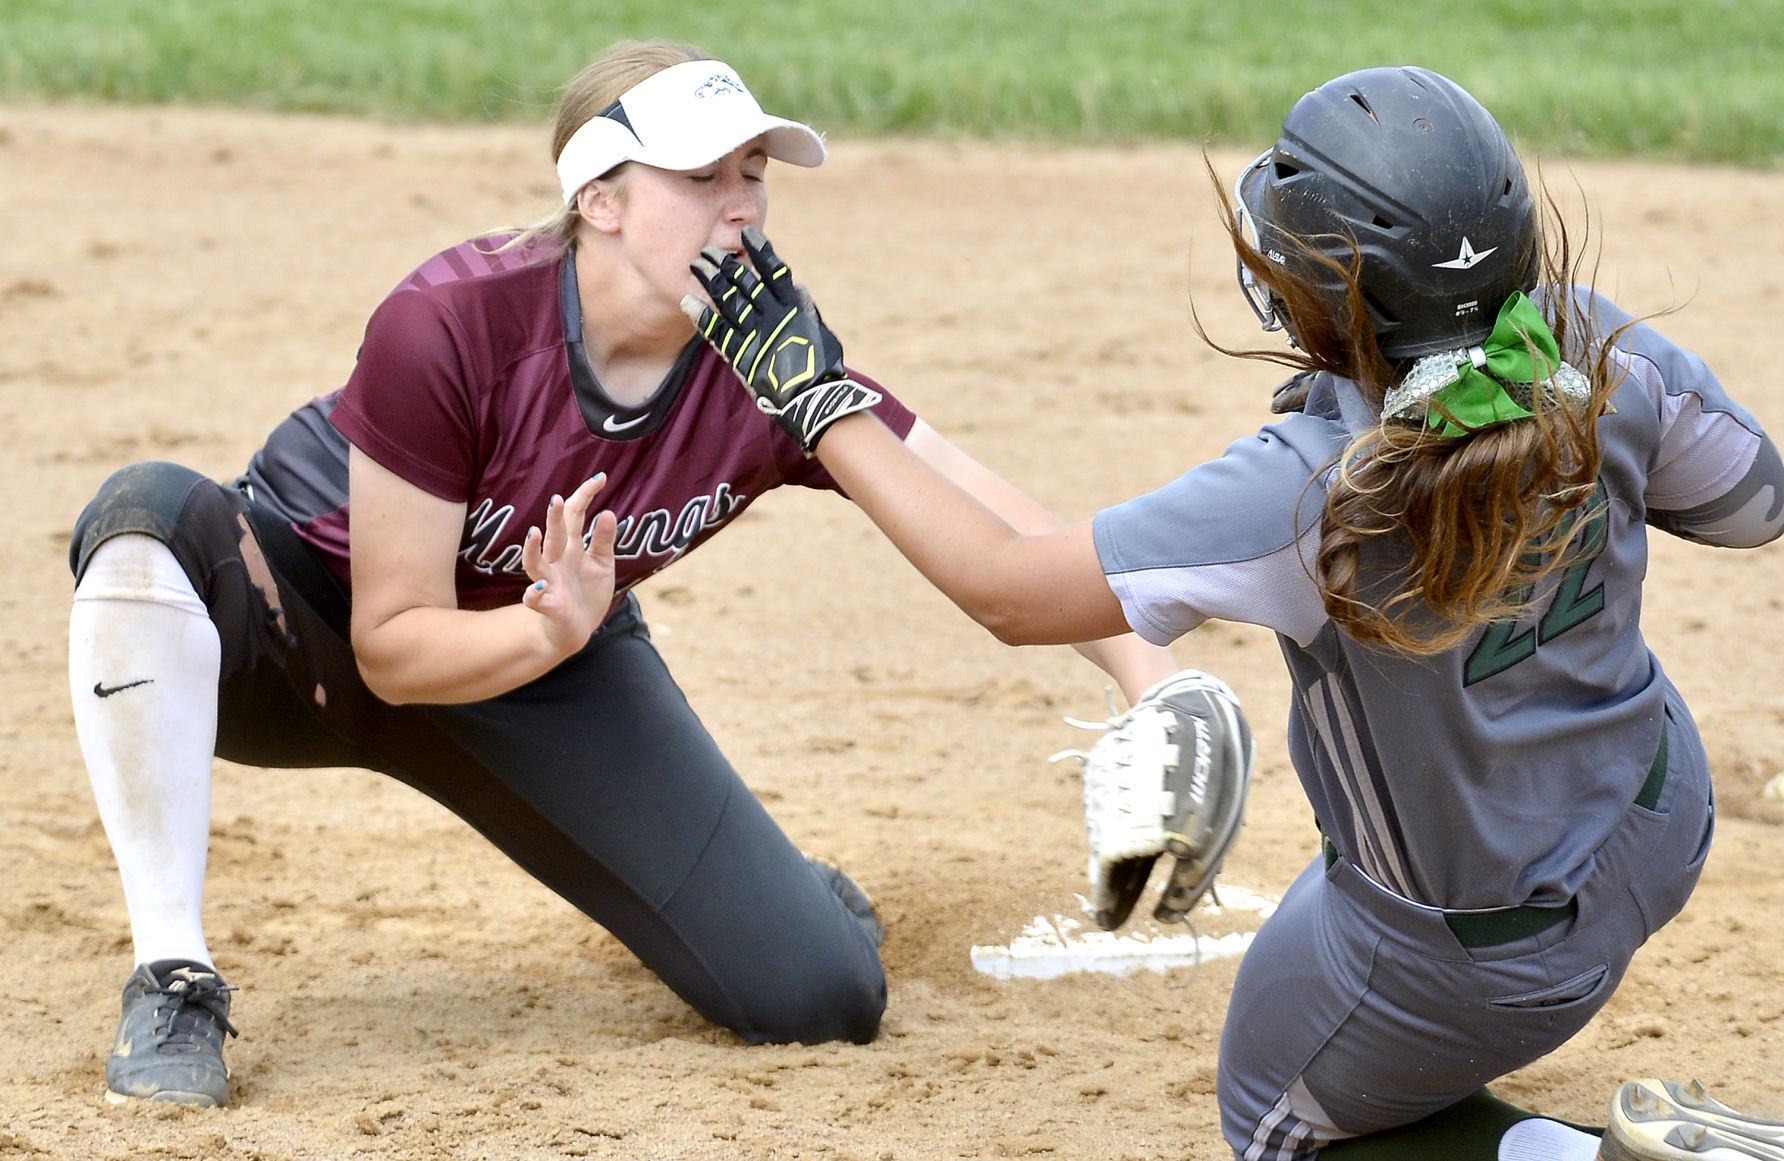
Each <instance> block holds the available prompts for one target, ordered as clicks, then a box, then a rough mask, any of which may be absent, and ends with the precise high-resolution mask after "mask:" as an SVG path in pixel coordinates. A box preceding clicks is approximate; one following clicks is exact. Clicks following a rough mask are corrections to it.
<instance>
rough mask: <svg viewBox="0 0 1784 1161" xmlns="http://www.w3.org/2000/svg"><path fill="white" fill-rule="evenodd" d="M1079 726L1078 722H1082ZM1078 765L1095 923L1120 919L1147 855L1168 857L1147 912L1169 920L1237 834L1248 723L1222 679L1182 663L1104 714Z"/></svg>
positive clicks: (1137, 888) (1137, 889)
mask: <svg viewBox="0 0 1784 1161" xmlns="http://www.w3.org/2000/svg"><path fill="white" fill-rule="evenodd" d="M1080 724H1083V723H1080ZM1102 728H1104V729H1105V731H1106V732H1105V733H1104V735H1103V737H1102V738H1101V739H1099V740H1098V741H1097V743H1096V745H1095V746H1093V747H1092V748H1091V750H1090V751H1089V752H1088V753H1083V752H1074V751H1068V752H1067V753H1066V754H1059V755H1055V757H1056V758H1060V757H1066V756H1075V757H1078V758H1080V759H1082V761H1083V763H1084V822H1085V829H1086V831H1087V832H1088V836H1089V840H1090V860H1089V868H1088V870H1089V878H1090V907H1089V910H1090V912H1091V914H1092V916H1093V917H1094V918H1095V920H1096V922H1097V925H1098V926H1100V927H1102V928H1104V929H1105V930H1110V931H1113V930H1114V929H1116V928H1118V927H1120V926H1121V925H1122V924H1123V923H1125V922H1127V918H1128V916H1129V915H1130V914H1132V912H1133V909H1134V905H1135V904H1136V903H1137V902H1138V901H1139V897H1140V895H1141V893H1142V892H1143V891H1144V890H1145V887H1146V881H1147V879H1148V878H1149V877H1150V876H1151V873H1152V868H1153V865H1154V863H1155V862H1156V861H1157V860H1158V858H1159V856H1161V855H1165V854H1169V855H1170V856H1172V858H1173V859H1174V865H1173V866H1172V869H1171V873H1170V876H1169V879H1168V880H1167V881H1166V883H1165V885H1164V888H1163V890H1162V892H1161V894H1160V896H1159V900H1158V903H1157V905H1156V906H1155V907H1154V909H1153V917H1154V918H1155V919H1158V920H1160V921H1162V922H1176V921H1178V920H1181V919H1182V918H1183V917H1184V915H1185V914H1186V913H1187V912H1189V910H1190V909H1191V908H1193V907H1194V906H1195V905H1196V904H1197V903H1198V902H1199V901H1200V900H1201V898H1202V896H1203V895H1205V894H1206V893H1207V892H1208V891H1209V890H1210V889H1211V888H1212V887H1213V885H1214V879H1215V876H1216V875H1217V874H1218V873H1219V871H1220V865H1221V862H1222V860H1224V859H1225V858H1226V853H1227V849H1228V848H1229V847H1231V846H1232V843H1233V840H1234V839H1235V838H1236V837H1237V836H1238V833H1239V825H1240V822H1241V821H1242V819H1243V817H1244V811H1245V796H1246V792H1247V791H1248V790H1249V788H1250V785H1251V771H1252V759H1253V749H1252V740H1251V727H1250V725H1249V724H1248V723H1247V722H1246V720H1245V715H1244V712H1243V711H1242V710H1241V709H1240V707H1239V700H1238V698H1237V697H1235V696H1234V694H1233V691H1232V690H1230V689H1228V688H1227V687H1226V685H1225V684H1224V683H1222V682H1221V681H1219V680H1218V679H1216V678H1213V677H1210V676H1208V675H1207V674H1205V673H1199V672H1197V671H1195V670H1184V671H1183V672H1182V673H1179V674H1177V675H1176V676H1174V677H1171V678H1168V679H1166V680H1165V681H1163V682H1160V683H1159V684H1158V685H1156V686H1154V687H1152V688H1151V689H1149V690H1147V691H1146V693H1145V695H1144V696H1142V697H1141V698H1140V700H1139V701H1137V702H1135V703H1134V706H1133V708H1132V709H1130V710H1129V711H1128V712H1127V713H1125V714H1121V715H1119V716H1115V717H1112V718H1111V719H1110V720H1109V721H1108V722H1107V723H1106V724H1105V725H1104V726H1103V727H1102Z"/></svg>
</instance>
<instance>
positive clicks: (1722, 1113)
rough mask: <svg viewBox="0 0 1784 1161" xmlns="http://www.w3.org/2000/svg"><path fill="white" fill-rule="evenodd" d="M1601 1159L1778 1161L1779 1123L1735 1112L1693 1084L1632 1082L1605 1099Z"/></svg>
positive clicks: (1783, 1147) (1783, 1157) (1783, 1160)
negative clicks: (1606, 1122)
mask: <svg viewBox="0 0 1784 1161" xmlns="http://www.w3.org/2000/svg"><path fill="white" fill-rule="evenodd" d="M1598 1155H1599V1157H1600V1158H1602V1159H1603V1161H1692V1159H1693V1158H1704V1157H1715V1158H1718V1159H1729V1158H1736V1157H1751V1158H1756V1159H1758V1161H1784V1123H1780V1122H1778V1121H1768V1120H1765V1119H1764V1118H1762V1117H1753V1116H1748V1115H1747V1114H1746V1113H1741V1112H1736V1111H1735V1110H1734V1109H1731V1108H1729V1107H1728V1106H1727V1105H1725V1104H1723V1103H1722V1102H1720V1101H1716V1100H1712V1099H1710V1097H1709V1096H1708V1095H1707V1094H1706V1093H1705V1092H1704V1090H1703V1086H1702V1085H1700V1084H1698V1083H1697V1082H1696V1081H1692V1082H1691V1083H1690V1084H1679V1083H1678V1082H1676V1081H1670V1080H1652V1079H1643V1080H1632V1081H1630V1082H1629V1083H1628V1084H1625V1085H1624V1086H1623V1087H1622V1088H1620V1089H1618V1090H1617V1095H1616V1096H1615V1097H1614V1098H1612V1100H1611V1112H1610V1124H1609V1125H1608V1126H1607V1127H1606V1128H1605V1131H1604V1145H1603V1146H1602V1147H1601V1148H1600V1150H1599V1153H1598Z"/></svg>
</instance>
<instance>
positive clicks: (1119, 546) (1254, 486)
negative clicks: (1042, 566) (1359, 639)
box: [1092, 415, 1342, 645]
mask: <svg viewBox="0 0 1784 1161" xmlns="http://www.w3.org/2000/svg"><path fill="white" fill-rule="evenodd" d="M1341 445H1342V438H1341V433H1340V432H1339V430H1338V428H1337V426H1336V425H1335V424H1333V423H1331V422H1329V421H1327V420H1323V419H1318V418H1314V417H1312V416H1307V415H1291V416H1289V417H1288V418H1287V419H1286V420H1284V421H1283V422H1281V423H1277V424H1272V425H1271V426H1269V427H1266V428H1264V429H1263V430H1262V431H1260V432H1259V433H1258V434H1257V435H1256V436H1252V437H1249V438H1246V439H1242V440H1239V441H1238V442H1236V443H1234V444H1233V445H1232V446H1231V447H1229V448H1228V449H1227V450H1226V453H1225V454H1224V455H1222V456H1221V457H1220V458H1219V459H1217V460H1212V461H1210V462H1208V463H1205V464H1202V465H1200V466H1198V467H1195V468H1192V469H1191V470H1190V471H1188V472H1186V473H1184V474H1183V475H1182V476H1180V477H1179V478H1178V479H1176V480H1175V481H1173V482H1172V483H1170V484H1167V485H1166V486H1165V487H1163V488H1160V489H1159V490H1158V491H1156V492H1153V493H1151V494H1149V495H1145V496H1141V497H1138V498H1137V499H1134V500H1129V501H1128V502H1127V503H1125V504H1120V505H1117V506H1116V507H1114V508H1108V509H1105V510H1104V511H1102V512H1099V513H1098V514H1097V516H1096V519H1095V522H1094V524H1093V526H1092V527H1093V531H1094V533H1095V537H1096V548H1097V555H1098V556H1099V557H1100V559H1101V561H1102V565H1103V572H1104V573H1105V574H1106V575H1107V576H1108V579H1109V587H1110V588H1111V589H1113V590H1114V592H1115V595H1116V596H1117V597H1118V598H1119V599H1120V601H1121V605H1122V609H1123V611H1124V612H1125V613H1126V615H1127V620H1128V624H1129V625H1131V626H1132V627H1133V629H1134V631H1135V632H1136V633H1138V634H1139V635H1140V636H1141V637H1143V638H1145V639H1146V640H1148V641H1151V642H1153V643H1154V644H1159V645H1163V644H1168V643H1169V642H1171V641H1174V640H1176V639H1177V638H1178V637H1181V636H1182V635H1183V634H1185V633H1187V632H1189V631H1190V630H1191V629H1194V628H1195V627H1196V626H1198V625H1200V624H1201V623H1202V622H1203V621H1206V620H1208V619H1210V618H1218V619H1220V620H1225V621H1243V622H1247V623H1250V624H1254V625H1263V626H1265V627H1267V628H1271V629H1274V630H1276V631H1277V632H1278V633H1281V634H1282V635H1283V636H1285V637H1289V638H1291V639H1292V640H1295V641H1299V642H1303V643H1305V642H1308V641H1311V640H1312V639H1313V638H1314V637H1315V636H1317V635H1318V633H1319V631H1320V629H1321V627H1322V626H1323V625H1324V624H1325V622H1326V615H1325V608H1324V606H1323V604H1322V603H1321V600H1320V595H1319V590H1318V588H1317V586H1316V585H1315V584H1314V582H1313V558H1312V553H1313V552H1314V550H1315V548H1316V546H1317V543H1318V537H1319V520H1320V512H1321V510H1322V508H1323V506H1324V504H1325V493H1324V492H1323V491H1322V490H1321V489H1320V488H1319V487H1317V486H1314V487H1309V486H1308V482H1309V481H1310V480H1312V479H1314V478H1315V477H1317V475H1318V474H1319V471H1320V469H1321V468H1322V467H1323V466H1325V464H1326V463H1327V462H1328V461H1330V460H1331V458H1332V457H1333V456H1334V455H1335V454H1336V452H1337V450H1338V448H1339V447H1340V446H1341Z"/></svg>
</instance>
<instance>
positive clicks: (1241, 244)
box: [1192, 157, 1622, 656]
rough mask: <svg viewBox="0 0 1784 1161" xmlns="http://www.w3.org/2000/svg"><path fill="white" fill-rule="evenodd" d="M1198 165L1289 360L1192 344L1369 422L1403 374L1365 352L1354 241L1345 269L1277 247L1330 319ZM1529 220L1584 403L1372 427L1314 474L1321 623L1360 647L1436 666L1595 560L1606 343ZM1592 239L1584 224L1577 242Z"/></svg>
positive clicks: (1557, 225)
mask: <svg viewBox="0 0 1784 1161" xmlns="http://www.w3.org/2000/svg"><path fill="white" fill-rule="evenodd" d="M1204 161H1205V162H1206V163H1207V165H1208V173H1209V176H1210V178H1212V179H1214V182H1215V188H1216V191H1217V193H1218V195H1219V199H1220V207H1221V219H1222V222H1223V224H1224V225H1225V227H1226V231H1227V234H1228V236H1229V237H1230V239H1231V240H1232V243H1233V247H1234V250H1235V251H1236V252H1237V254H1238V256H1239V261H1240V262H1242V263H1243V264H1244V265H1245V268H1246V269H1247V270H1249V271H1250V272H1251V275H1252V277H1253V278H1255V279H1256V280H1257V281H1258V282H1260V283H1262V284H1263V285H1264V286H1265V287H1267V288H1268V290H1269V292H1270V293H1271V294H1272V295H1273V296H1274V298H1275V299H1276V306H1277V310H1278V313H1279V314H1281V315H1282V316H1284V319H1285V322H1286V324H1287V326H1288V328H1289V331H1290V333H1291V334H1292V335H1293V336H1294V340H1295V343H1296V347H1297V349H1295V350H1287V351H1285V350H1280V349H1278V350H1236V349H1229V348H1228V347H1225V346H1222V345H1221V344H1220V343H1218V342H1216V341H1215V340H1214V339H1212V338H1211V337H1209V335H1208V333H1207V331H1206V330H1205V329H1204V328H1203V327H1202V323H1201V320H1200V318H1199V317H1197V318H1195V319H1194V322H1195V327H1196V330H1197V332H1198V333H1199V334H1200V335H1201V336H1202V338H1203V340H1204V341H1206V342H1207V343H1208V344H1209V345H1210V346H1212V347H1213V348H1214V349H1216V350H1218V351H1220V352H1221V353H1223V354H1227V355H1233V356H1236V357H1239V358H1246V359H1258V360H1264V361H1268V362H1273V363H1278V364H1281V365H1284V366H1287V367H1291V368H1294V369H1295V370H1297V371H1325V372H1329V373H1330V374H1333V375H1337V376H1340V377H1342V378H1345V379H1349V380H1351V381H1352V382H1354V383H1355V384H1356V386H1357V388H1358V389H1359V390H1360V391H1361V392H1362V394H1363V396H1364V398H1365V399H1367V400H1368V401H1369V403H1370V404H1371V405H1372V406H1373V407H1374V408H1375V409H1376V410H1377V411H1378V412H1379V410H1380V409H1381V405H1382V401H1383V399H1384V397H1385V396H1386V394H1387V392H1388V390H1389V389H1391V388H1392V387H1394V386H1395V385H1396V384H1398V383H1399V381H1400V380H1401V378H1403V377H1404V374H1405V372H1406V370H1407V369H1408V364H1406V363H1403V362H1395V361H1392V360H1389V359H1388V358H1386V357H1385V356H1383V355H1382V353H1381V348H1380V347H1379V345H1378V344H1377V342H1376V338H1375V332H1374V329H1373V327H1372V325H1371V323H1370V319H1369V312H1368V310H1367V309H1366V303H1365V299H1364V291H1363V286H1362V272H1363V257H1362V252H1361V250H1360V249H1359V248H1358V247H1357V245H1356V242H1355V239H1344V240H1343V242H1344V243H1345V246H1340V247H1339V249H1340V250H1343V249H1344V248H1345V247H1346V246H1347V247H1348V250H1349V259H1348V261H1339V260H1334V259H1332V258H1330V257H1326V256H1323V255H1321V254H1320V253H1319V252H1318V249H1317V248H1316V247H1315V246H1313V245H1312V244H1310V240H1307V239H1291V240H1288V244H1289V245H1296V243H1297V242H1298V243H1299V245H1298V249H1299V251H1300V254H1299V255H1298V257H1299V258H1301V259H1302V260H1304V262H1305V263H1307V264H1309V266H1307V267H1303V268H1311V266H1313V265H1317V266H1319V267H1323V268H1324V269H1325V271H1326V272H1329V273H1331V274H1337V275H1340V276H1341V277H1342V280H1343V284H1344V286H1345V287H1346V293H1345V295H1344V299H1345V301H1344V305H1343V307H1342V308H1341V309H1334V304H1333V303H1332V302H1331V300H1330V299H1328V298H1327V297H1326V296H1324V295H1322V294H1320V293H1318V292H1316V291H1315V290H1314V289H1313V287H1312V286H1310V285H1309V284H1308V283H1307V282H1306V281H1305V280H1303V279H1301V278H1297V277H1296V276H1295V274H1294V273H1293V270H1292V266H1293V265H1294V264H1281V263H1276V262H1272V261H1270V260H1269V259H1268V258H1267V257H1265V255H1264V254H1263V253H1261V252H1260V251H1259V250H1258V249H1257V248H1256V247H1255V246H1253V245H1251V244H1250V243H1248V242H1247V241H1246V239H1245V236H1244V234H1243V231H1242V229H1241V227H1240V225H1239V222H1238V219H1237V215H1236V213H1235V211H1234V208H1233V205H1232V204H1231V203H1230V202H1229V201H1228V200H1227V197H1226V191H1225V189H1224V187H1223V186H1222V185H1221V183H1220V182H1219V179H1218V177H1217V176H1216V175H1215V173H1214V167H1213V164H1212V162H1208V161H1207V159H1206V157H1204ZM1539 188H1540V187H1539ZM1540 205H1541V208H1542V218H1543V228H1542V231H1541V236H1542V239H1543V241H1542V243H1541V245H1542V256H1541V262H1540V273H1539V276H1538V278H1539V281H1540V283H1541V284H1542V285H1543V286H1544V287H1545V288H1546V306H1547V312H1546V313H1547V314H1548V315H1549V316H1550V318H1551V322H1552V329H1553V330H1554V334H1555V338H1556V341H1557V342H1558V343H1559V345H1560V347H1561V351H1562V357H1563V358H1565V359H1568V360H1569V361H1570V362H1575V365H1576V366H1578V367H1579V369H1580V370H1581V371H1582V372H1583V373H1584V374H1585V375H1586V376H1587V379H1588V381H1589V382H1590V383H1591V388H1592V390H1591V399H1590V402H1589V403H1588V404H1587V405H1586V406H1584V407H1581V406H1580V405H1578V404H1576V403H1569V402H1568V401H1566V400H1565V399H1563V398H1562V397H1561V396H1559V395H1558V394H1557V393H1555V392H1554V391H1553V390H1551V389H1547V388H1545V387H1543V386H1542V385H1540V384H1539V385H1538V386H1537V387H1536V388H1534V389H1533V391H1532V396H1533V398H1532V401H1531V407H1530V410H1531V411H1532V412H1533V416H1532V418H1530V419H1525V420H1518V421H1514V422H1511V423H1505V424H1500V425H1498V426H1495V427H1489V428H1485V429H1483V430H1480V431H1475V432H1471V433H1469V434H1467V435H1464V436H1462V437H1460V438H1448V437H1445V436H1442V435H1440V434H1438V433H1437V432H1435V431H1433V430H1431V429H1430V428H1428V427H1427V426H1426V425H1425V423H1424V422H1423V421H1422V420H1419V421H1413V422H1408V421H1400V420H1384V421H1382V422H1380V423H1378V424H1377V425H1376V426H1374V427H1372V428H1369V429H1368V430H1366V431H1362V432H1360V433H1358V434H1357V435H1356V436H1354V437H1353V438H1352V439H1351V441H1350V443H1349V444H1348V445H1347V446H1346V447H1345V448H1344V450H1343V451H1342V452H1340V453H1339V455H1338V456H1337V458H1336V460H1335V461H1334V462H1333V463H1331V464H1329V465H1328V466H1327V473H1322V475H1325V474H1328V473H1329V474H1330V475H1331V478H1332V483H1331V487H1330V489H1329V490H1328V492H1327V493H1326V498H1325V507H1324V511H1323V513H1322V516H1321V536H1320V546H1319V553H1318V557H1317V561H1316V574H1315V578H1314V579H1315V580H1316V581H1317V583H1318V584H1319V588H1320V594H1321V598H1322V600H1323V602H1324V605H1325V610H1326V614H1327V615H1328V616H1330V617H1331V618H1332V620H1333V621H1334V622H1335V623H1336V624H1337V625H1338V626H1339V627H1340V628H1341V629H1343V630H1344V631H1345V632H1346V633H1348V634H1349V635H1350V636H1351V637H1352V638H1354V639H1355V640H1357V641H1359V642H1362V643H1364V644H1369V645H1377V646H1381V647H1384V648H1387V649H1392V650H1396V651H1399V652H1403V653H1408V654H1413V655H1418V656H1431V655H1435V654H1439V653H1443V652H1446V651H1447V650H1449V649H1452V648H1454V647H1455V646H1456V645H1457V644H1459V643H1460V642H1462V641H1463V640H1465V639H1467V638H1468V637H1469V636H1471V635H1472V634H1473V633H1474V632H1475V631H1476V630H1478V629H1479V628H1480V627H1481V626H1483V625H1485V624H1487V623H1488V622H1491V621H1495V620H1499V619H1502V618H1508V617H1515V616H1517V615H1519V614H1521V613H1522V612H1523V611H1524V610H1525V609H1527V608H1528V607H1529V606H1530V604H1531V602H1532V601H1533V600H1534V599H1535V598H1536V596H1537V594H1538V593H1539V592H1540V591H1541V590H1542V588H1543V582H1544V581H1545V580H1547V579H1549V578H1550V577H1552V576H1553V575H1554V574H1555V573H1557V572H1558V571H1560V570H1562V569H1564V568H1566V567H1567V566H1568V565H1569V564H1571V563H1573V562H1574V561H1575V560H1577V559H1578V557H1579V555H1580V554H1581V553H1582V552H1592V551H1596V550H1597V546H1598V544H1597V542H1595V541H1594V540H1593V538H1591V537H1588V536H1587V535H1585V532H1586V529H1587V528H1588V527H1589V526H1591V525H1592V524H1593V521H1592V520H1591V519H1590V518H1591V517H1592V516H1594V515H1596V514H1597V512H1596V510H1595V509H1594V508H1593V507H1592V506H1593V505H1595V504H1602V503H1603V500H1602V499H1595V496H1596V489H1597V479H1598V471H1599V467H1600V464H1601V462H1602V452H1601V449H1600V447H1599V442H1598V423H1597V421H1598V417H1599V416H1600V415H1602V414H1603V413H1604V408H1605V403H1606V400H1607V399H1608V397H1609V395H1610V393H1611V392H1612V391H1613V390H1614V389H1615V388H1616V386H1617V384H1618V383H1619V382H1620V381H1621V375H1622V373H1621V370H1620V368H1619V367H1618V365H1617V364H1616V363H1615V362H1614V361H1613V359H1612V356H1611V347H1612V344H1613V342H1614V340H1615V337H1616V336H1615V335H1612V336H1597V335H1595V334H1593V326H1592V321H1591V319H1590V317H1589V316H1588V315H1587V313H1586V312H1585V311H1584V310H1583V309H1582V308H1581V307H1580V305H1579V303H1578V302H1577V301H1576V299H1575V297H1574V293H1573V287H1574V286H1575V285H1576V284H1580V283H1583V284H1585V285H1590V284H1591V282H1592V281H1593V278H1592V275H1595V273H1596V263H1595V262H1594V263H1593V268H1592V270H1590V271H1587V270H1586V267H1587V261H1586V258H1585V256H1584V254H1583V253H1579V254H1576V253H1575V251H1574V250H1573V248H1572V245H1571V241H1570V239H1569V236H1568V233H1567V229H1566V226H1565V225H1564V224H1563V222H1562V220H1561V214H1560V211H1559V207H1558V206H1557V205H1556V204H1555V201H1554V199H1553V198H1552V197H1551V196H1550V195H1549V193H1548V191H1547V190H1546V189H1543V190H1542V196H1541V199H1540ZM1589 225H1590V218H1589V214H1588V215H1587V217H1586V220H1585V226H1586V227H1588V228H1586V229H1585V230H1583V232H1582V238H1585V237H1588V236H1589V233H1590V231H1589ZM1322 241H1326V242H1328V243H1329V242H1330V241H1331V239H1322ZM1273 244H1274V243H1273ZM1327 249H1328V250H1329V249H1331V247H1330V246H1329V245H1328V247H1327ZM1583 273H1584V274H1585V275H1586V277H1584V278H1583V279H1582V277H1581V275H1582V274H1583ZM1532 289H1534V288H1532ZM1483 305H1490V308H1491V310H1492V311H1497V309H1498V306H1499V304H1497V303H1493V304H1483ZM1192 314H1193V309H1192ZM1618 333H1619V334H1620V333H1621V331H1619V332H1618ZM1309 486H1310V487H1311V482H1310V485H1309Z"/></svg>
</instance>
